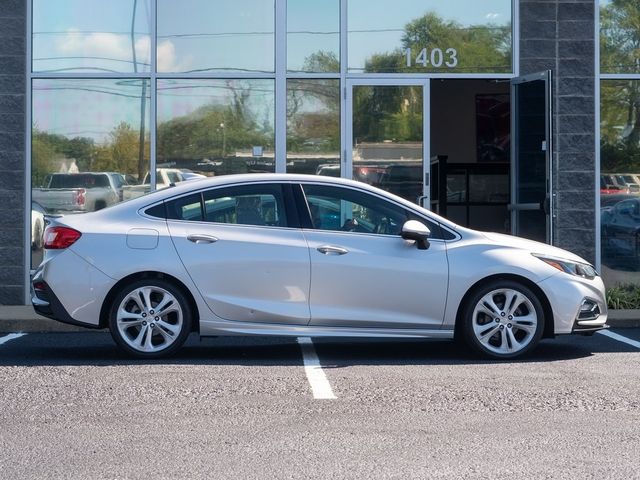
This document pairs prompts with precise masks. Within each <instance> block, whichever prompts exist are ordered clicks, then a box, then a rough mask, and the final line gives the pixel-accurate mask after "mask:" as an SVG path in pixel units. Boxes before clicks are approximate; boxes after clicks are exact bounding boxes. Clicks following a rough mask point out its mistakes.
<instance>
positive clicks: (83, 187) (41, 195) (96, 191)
mask: <svg viewBox="0 0 640 480" xmlns="http://www.w3.org/2000/svg"><path fill="white" fill-rule="evenodd" d="M123 184H124V179H123V177H122V175H121V174H119V173H115V172H83V173H53V174H51V175H49V176H48V177H47V179H46V181H45V187H43V188H34V189H33V190H32V193H31V197H32V200H33V201H34V202H38V203H39V204H40V205H42V206H43V207H44V208H45V209H46V210H47V212H49V213H72V212H73V213H83V212H92V211H94V210H100V209H102V208H105V207H108V206H110V205H113V204H114V203H117V202H119V201H120V200H121V196H122V187H123Z"/></svg>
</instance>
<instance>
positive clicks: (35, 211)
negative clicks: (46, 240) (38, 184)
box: [31, 202, 47, 250]
mask: <svg viewBox="0 0 640 480" xmlns="http://www.w3.org/2000/svg"><path fill="white" fill-rule="evenodd" d="M46 214H47V211H46V210H45V209H44V207H43V206H42V205H40V204H39V203H38V202H31V250H39V249H41V248H42V242H43V239H42V237H43V235H44V227H45V219H44V216H45V215H46Z"/></svg>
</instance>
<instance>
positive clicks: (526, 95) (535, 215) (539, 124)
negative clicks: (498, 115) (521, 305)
mask: <svg viewBox="0 0 640 480" xmlns="http://www.w3.org/2000/svg"><path fill="white" fill-rule="evenodd" d="M511 109H512V110H511V122H512V123H511V132H512V135H513V141H512V142H511V149H512V150H511V203H510V204H509V210H510V211H511V233H513V234H514V235H518V236H521V237H526V238H530V239H532V240H537V241H539V242H546V243H551V240H552V238H553V236H552V230H551V229H552V225H551V217H552V212H551V209H552V202H551V156H552V152H553V149H552V146H551V71H546V72H539V73H534V74H531V75H526V76H523V77H518V78H514V79H513V80H512V81H511Z"/></svg>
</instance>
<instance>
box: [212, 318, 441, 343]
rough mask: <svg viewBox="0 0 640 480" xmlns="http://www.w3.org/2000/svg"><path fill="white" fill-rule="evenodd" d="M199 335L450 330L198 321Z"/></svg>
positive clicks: (395, 334)
mask: <svg viewBox="0 0 640 480" xmlns="http://www.w3.org/2000/svg"><path fill="white" fill-rule="evenodd" d="M200 335H201V336H203V337H207V336H222V335H227V336H230V335H276V336H278V335H279V336H293V337H360V338H439V339H453V330H440V329H438V330H433V329H408V328H393V329H392V328H350V327H326V326H312V325H309V326H306V325H276V324H267V323H264V324H258V323H245V324H242V325H238V324H235V325H229V324H227V325H225V324H221V323H220V322H207V321H200Z"/></svg>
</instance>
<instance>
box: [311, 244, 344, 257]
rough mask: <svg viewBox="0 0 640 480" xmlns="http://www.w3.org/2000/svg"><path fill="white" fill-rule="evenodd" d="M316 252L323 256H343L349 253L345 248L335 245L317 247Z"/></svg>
mask: <svg viewBox="0 0 640 480" xmlns="http://www.w3.org/2000/svg"><path fill="white" fill-rule="evenodd" d="M317 250H318V251H319V252H320V253H324V254H325V255H344V254H345V253H349V250H347V249H346V248H343V247H338V246H336V245H322V246H320V247H318V248H317Z"/></svg>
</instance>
